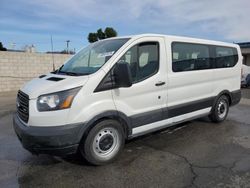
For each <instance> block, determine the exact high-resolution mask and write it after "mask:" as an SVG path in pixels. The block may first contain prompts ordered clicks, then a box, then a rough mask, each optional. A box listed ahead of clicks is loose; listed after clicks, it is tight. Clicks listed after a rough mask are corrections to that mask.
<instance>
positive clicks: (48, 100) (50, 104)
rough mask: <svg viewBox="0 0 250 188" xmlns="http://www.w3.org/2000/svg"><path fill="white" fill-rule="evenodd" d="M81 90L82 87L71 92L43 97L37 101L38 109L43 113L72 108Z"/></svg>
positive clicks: (66, 91)
mask: <svg viewBox="0 0 250 188" xmlns="http://www.w3.org/2000/svg"><path fill="white" fill-rule="evenodd" d="M80 89H81V87H77V88H74V89H70V90H65V91H60V92H56V93H50V94H46V95H41V96H40V97H38V99H37V109H38V111H40V112H43V111H53V110H62V109H66V108H70V106H71V104H72V102H73V99H74V97H75V96H76V94H77V93H78V91H79V90H80Z"/></svg>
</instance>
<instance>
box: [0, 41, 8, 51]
mask: <svg viewBox="0 0 250 188" xmlns="http://www.w3.org/2000/svg"><path fill="white" fill-rule="evenodd" d="M0 51H7V49H6V48H5V47H3V44H2V42H0Z"/></svg>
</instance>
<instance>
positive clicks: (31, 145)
mask: <svg viewBox="0 0 250 188" xmlns="http://www.w3.org/2000/svg"><path fill="white" fill-rule="evenodd" d="M13 127H14V130H15V132H16V134H17V136H18V138H19V140H20V142H21V143H22V145H23V147H24V148H25V149H27V150H28V151H30V152H31V153H33V154H50V155H57V156H65V155H69V154H74V153H76V152H77V149H78V145H79V143H80V141H81V138H82V135H83V130H84V124H70V125H63V126H55V127H34V126H26V125H25V124H24V123H23V122H22V121H21V120H20V119H19V118H18V116H17V114H15V115H14V117H13Z"/></svg>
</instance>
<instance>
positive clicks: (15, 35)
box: [0, 0, 250, 51]
mask: <svg viewBox="0 0 250 188" xmlns="http://www.w3.org/2000/svg"><path fill="white" fill-rule="evenodd" d="M249 18H250V1H249V0H223V1H222V0H171V1H170V0H70V1H69V0H67V1H66V0H0V41H2V42H3V44H4V46H6V47H7V48H10V47H11V44H12V43H15V44H16V47H15V48H16V49H20V48H22V47H24V46H25V45H31V44H34V45H35V46H36V48H37V50H38V51H49V50H50V49H51V46H50V35H52V36H53V41H54V49H55V50H58V51H61V50H63V49H65V46H66V42H65V41H66V40H71V42H70V48H71V49H73V48H75V49H76V50H79V49H80V48H81V47H83V46H86V45H87V44H88V42H87V39H86V38H87V35H88V33H89V32H94V31H96V30H97V29H98V28H105V27H107V26H110V27H114V28H115V29H116V30H117V31H118V34H119V36H123V35H131V34H140V33H160V34H172V35H182V36H191V37H199V38H206V39H214V40H221V41H229V42H241V41H250V24H249Z"/></svg>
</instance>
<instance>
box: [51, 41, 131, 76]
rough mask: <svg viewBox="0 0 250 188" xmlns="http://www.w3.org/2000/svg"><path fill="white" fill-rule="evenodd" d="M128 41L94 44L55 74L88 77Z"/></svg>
mask: <svg viewBox="0 0 250 188" xmlns="http://www.w3.org/2000/svg"><path fill="white" fill-rule="evenodd" d="M128 40H129V39H128V38H125V39H111V40H104V41H99V42H95V43H93V44H90V45H89V46H87V47H86V48H84V49H82V50H81V51H80V52H78V53H77V54H76V55H74V56H73V57H72V58H71V59H70V60H69V61H68V62H67V63H65V64H64V65H63V66H62V67H61V68H60V69H58V71H56V74H66V75H71V76H81V75H89V74H92V73H94V72H96V71H97V70H98V69H100V68H101V67H102V66H103V65H104V64H105V63H106V62H107V61H108V60H109V59H110V58H111V57H112V56H113V55H114V54H115V53H116V51H117V50H119V49H120V48H121V47H122V46H123V45H124V44H125V43H126V42H127V41H128Z"/></svg>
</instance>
